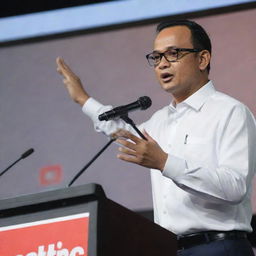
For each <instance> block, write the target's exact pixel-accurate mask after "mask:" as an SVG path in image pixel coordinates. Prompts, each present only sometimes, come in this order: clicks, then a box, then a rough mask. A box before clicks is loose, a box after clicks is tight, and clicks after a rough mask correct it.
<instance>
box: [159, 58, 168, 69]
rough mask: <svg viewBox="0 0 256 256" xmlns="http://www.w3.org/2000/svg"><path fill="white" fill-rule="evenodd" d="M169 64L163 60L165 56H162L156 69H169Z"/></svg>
mask: <svg viewBox="0 0 256 256" xmlns="http://www.w3.org/2000/svg"><path fill="white" fill-rule="evenodd" d="M170 65H171V63H170V62H169V61H168V60H167V59H166V58H165V56H164V55H163V56H162V58H161V60H160V62H159V64H158V68H160V69H165V68H168V67H170Z"/></svg>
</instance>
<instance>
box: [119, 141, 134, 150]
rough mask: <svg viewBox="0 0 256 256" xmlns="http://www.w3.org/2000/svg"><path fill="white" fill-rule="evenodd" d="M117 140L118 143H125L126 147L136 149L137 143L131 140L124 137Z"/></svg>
mask: <svg viewBox="0 0 256 256" xmlns="http://www.w3.org/2000/svg"><path fill="white" fill-rule="evenodd" d="M116 142H117V143H118V144H121V145H123V146H124V147H127V148H129V149H132V150H136V144H134V143H132V142H130V141H127V140H122V139H117V140H116Z"/></svg>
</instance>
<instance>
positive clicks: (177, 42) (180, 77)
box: [154, 26, 205, 102]
mask: <svg viewBox="0 0 256 256" xmlns="http://www.w3.org/2000/svg"><path fill="white" fill-rule="evenodd" d="M170 47H175V48H190V49H192V48H194V47H193V44H192V41H191V32H190V30H189V29H188V28H187V27H186V26H174V27H169V28H165V29H163V30H162V31H161V32H160V33H159V34H158V35H157V37H156V39H155V42H154V51H156V52H159V53H163V52H165V51H166V50H168V49H169V48H170ZM199 62H200V58H199V54H197V53H188V52H180V58H178V60H177V61H176V62H168V61H167V60H166V59H165V57H162V59H161V62H160V63H159V64H158V65H156V66H155V67H154V69H155V73H156V76H157V79H158V81H159V83H160V85H161V86H162V88H163V89H164V90H165V91H167V92H169V93H171V94H172V95H173V96H174V99H175V100H176V102H180V101H183V100H184V99H186V98H187V97H189V96H190V95H191V94H193V93H194V92H195V91H197V90H198V89H199V88H200V87H201V86H202V85H203V84H202V83H205V82H203V81H202V73H201V71H200V68H199Z"/></svg>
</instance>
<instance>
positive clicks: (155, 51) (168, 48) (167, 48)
mask: <svg viewBox="0 0 256 256" xmlns="http://www.w3.org/2000/svg"><path fill="white" fill-rule="evenodd" d="M175 48H179V47H177V46H175V45H174V46H168V47H166V48H165V50H164V51H163V52H165V51H168V50H172V49H175ZM163 52H161V51H157V50H154V51H153V52H152V53H163Z"/></svg>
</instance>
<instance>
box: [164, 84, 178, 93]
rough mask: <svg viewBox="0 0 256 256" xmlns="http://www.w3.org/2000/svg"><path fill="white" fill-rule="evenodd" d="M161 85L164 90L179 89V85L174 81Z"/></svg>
mask: <svg viewBox="0 0 256 256" xmlns="http://www.w3.org/2000/svg"><path fill="white" fill-rule="evenodd" d="M161 87H162V89H163V90H165V91H166V92H169V93H173V92H175V90H176V89H177V85H175V84H173V83H161Z"/></svg>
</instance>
